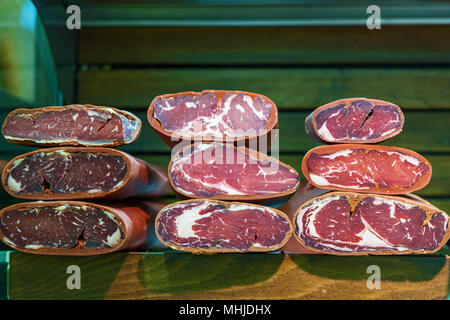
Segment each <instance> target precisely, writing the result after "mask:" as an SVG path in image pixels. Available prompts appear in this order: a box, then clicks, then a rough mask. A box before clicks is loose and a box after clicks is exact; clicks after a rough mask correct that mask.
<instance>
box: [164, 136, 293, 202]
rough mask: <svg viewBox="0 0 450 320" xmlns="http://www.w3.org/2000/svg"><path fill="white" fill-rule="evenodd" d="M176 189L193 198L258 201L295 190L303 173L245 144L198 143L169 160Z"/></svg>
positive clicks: (279, 196)
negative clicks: (238, 145)
mask: <svg viewBox="0 0 450 320" xmlns="http://www.w3.org/2000/svg"><path fill="white" fill-rule="evenodd" d="M168 175H169V180H170V183H171V185H172V187H173V188H174V190H175V191H176V192H178V193H179V194H181V195H183V196H186V197H190V198H212V199H222V200H245V201H256V200H262V199H275V198H280V199H281V198H283V197H286V196H288V195H290V194H292V193H294V192H295V190H296V189H297V187H298V186H299V180H300V178H299V175H298V173H297V172H296V171H295V170H294V169H293V168H291V167H290V166H288V165H286V164H283V163H281V162H279V161H278V160H277V159H275V158H272V157H269V156H266V155H263V154H262V153H259V152H257V151H254V150H251V149H247V148H245V147H240V148H236V147H234V146H233V145H227V144H221V143H214V144H213V143H209V144H207V143H197V144H195V145H193V146H188V147H186V148H184V149H182V150H180V151H179V152H178V153H177V154H175V155H174V157H173V158H172V160H171V162H170V163H169V174H168Z"/></svg>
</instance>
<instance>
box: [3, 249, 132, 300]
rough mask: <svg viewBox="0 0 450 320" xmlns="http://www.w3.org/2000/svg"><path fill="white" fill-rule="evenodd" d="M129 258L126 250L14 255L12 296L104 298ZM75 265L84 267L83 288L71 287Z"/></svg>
mask: <svg viewBox="0 0 450 320" xmlns="http://www.w3.org/2000/svg"><path fill="white" fill-rule="evenodd" d="M126 257H127V254H126V253H117V254H108V255H104V256H101V257H100V256H88V257H70V256H64V257H58V256H43V255H32V254H23V253H19V252H13V253H11V254H10V268H9V270H10V271H9V291H8V293H9V298H10V299H39V300H46V299H59V300H65V299H70V300H72V299H83V300H84V299H103V297H104V296H105V294H106V292H107V291H108V289H109V287H110V286H111V284H112V282H113V281H114V278H115V276H116V274H117V273H118V272H119V270H120V268H121V267H122V264H123V262H124V260H125V258H126ZM71 265H75V266H78V267H79V268H80V275H81V289H69V288H68V286H67V283H66V282H67V279H68V277H69V276H70V275H71V274H68V273H67V270H68V267H69V266H71Z"/></svg>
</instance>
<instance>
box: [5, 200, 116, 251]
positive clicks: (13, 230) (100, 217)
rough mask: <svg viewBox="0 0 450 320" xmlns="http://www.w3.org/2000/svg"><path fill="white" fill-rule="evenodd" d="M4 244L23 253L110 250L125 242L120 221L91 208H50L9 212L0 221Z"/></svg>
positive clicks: (58, 206)
mask: <svg viewBox="0 0 450 320" xmlns="http://www.w3.org/2000/svg"><path fill="white" fill-rule="evenodd" d="M0 231H1V233H2V240H3V241H4V242H5V243H7V244H8V245H10V246H12V247H14V248H21V249H42V248H51V249H73V248H76V247H77V248H87V249H105V248H106V249H109V248H114V247H116V246H117V245H118V244H119V243H120V242H121V241H122V240H123V238H124V232H123V230H122V229H121V224H120V221H119V220H118V219H117V217H116V216H115V215H114V214H113V213H111V212H108V211H105V210H102V209H100V208H98V207H94V206H90V205H80V206H78V205H69V204H67V205H61V204H60V205H51V204H49V205H47V206H42V207H36V208H28V207H25V208H17V209H14V210H11V211H6V212H4V213H3V214H2V216H1V218H0Z"/></svg>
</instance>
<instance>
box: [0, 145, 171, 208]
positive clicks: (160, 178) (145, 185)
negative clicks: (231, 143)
mask: <svg viewBox="0 0 450 320" xmlns="http://www.w3.org/2000/svg"><path fill="white" fill-rule="evenodd" d="M2 183H3V187H4V188H5V190H6V191H7V192H8V193H9V194H11V195H12V196H14V197H17V198H21V199H33V200H59V199H87V198H108V199H123V198H126V197H132V196H134V197H151V196H161V195H165V194H167V193H168V192H169V190H170V185H169V182H168V179H167V175H166V173H165V172H164V171H163V170H162V169H161V168H158V167H155V166H151V165H148V164H147V163H146V162H144V161H142V160H140V159H137V158H134V157H132V156H130V155H129V154H127V153H125V152H121V151H118V150H114V149H109V148H87V147H86V148H84V147H79V148H77V147H64V148H63V147H60V148H49V149H41V150H36V151H32V152H29V153H26V154H23V155H20V156H18V157H15V158H14V159H12V160H11V161H10V162H8V164H7V165H6V167H5V168H4V170H3V174H2Z"/></svg>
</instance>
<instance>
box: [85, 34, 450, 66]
mask: <svg viewBox="0 0 450 320" xmlns="http://www.w3.org/2000/svg"><path fill="white" fill-rule="evenodd" d="M448 38H450V26H448V25H432V26H404V25H402V26H383V28H382V29H381V30H377V31H376V32H373V31H371V30H368V29H367V28H366V27H365V26H309V27H298V26H279V27H273V26H270V27H258V28H254V27H229V26H227V27H172V28H165V27H140V28H133V27H87V28H82V29H81V30H80V38H79V53H78V57H79V63H81V64H133V65H136V64H142V65H149V64H151V65H159V64H163V65H164V64H183V65H204V64H220V65H227V64H243V65H244V64H278V65H287V64H316V63H349V64H358V63H364V64H367V63H374V64H377V63H378V64H379V63H401V64H404V63H434V62H437V63H444V62H447V63H448V62H450V55H449V51H450V44H449V43H448V41H442V40H443V39H448ZM136 48H139V50H136Z"/></svg>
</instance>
